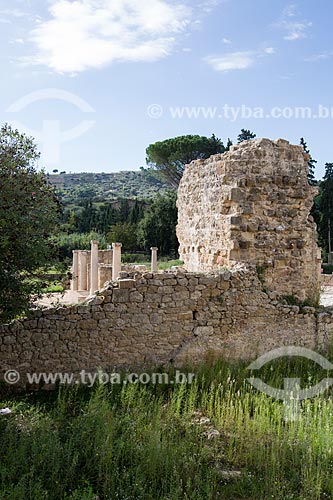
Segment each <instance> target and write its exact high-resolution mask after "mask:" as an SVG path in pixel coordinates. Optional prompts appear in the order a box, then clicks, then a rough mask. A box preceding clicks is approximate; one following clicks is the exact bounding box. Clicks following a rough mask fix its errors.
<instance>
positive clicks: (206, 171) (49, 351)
mask: <svg viewBox="0 0 333 500" xmlns="http://www.w3.org/2000/svg"><path fill="white" fill-rule="evenodd" d="M307 160H308V158H307V157H306V155H304V154H303V152H302V149H301V148H300V147H299V146H293V145H290V144H289V143H288V142H287V141H284V140H281V139H279V140H277V141H270V140H268V139H260V140H254V141H246V142H244V143H241V144H239V145H236V146H233V147H232V148H231V149H230V151H229V152H227V153H225V154H223V155H215V156H212V157H211V158H209V159H208V160H204V161H194V162H192V163H191V164H190V165H188V166H187V167H186V169H185V173H184V176H183V179H182V181H181V184H180V187H179V196H178V209H179V222H178V228H177V233H178V238H179V241H180V255H181V258H182V260H183V261H184V269H178V270H173V271H163V272H157V271H156V251H157V249H154V248H153V249H152V264H153V272H138V271H136V270H134V271H131V270H130V269H129V270H128V271H127V273H126V272H124V270H123V268H121V267H120V266H119V264H120V262H119V258H118V257H119V253H118V254H117V253H116V252H121V247H119V245H118V246H114V247H113V249H112V250H110V251H108V253H105V254H99V252H98V247H97V244H96V243H95V242H93V248H92V252H91V254H89V253H88V252H86V251H85V252H83V253H80V252H78V253H77V254H76V253H74V260H73V275H74V281H73V284H72V286H73V287H76V286H77V287H78V288H84V287H86V289H87V290H90V291H94V292H95V291H96V290H93V289H94V288H96V287H98V288H100V287H101V286H102V282H103V281H104V278H105V274H104V270H103V269H107V270H108V272H109V273H110V272H111V273H112V277H113V278H117V279H113V280H110V281H109V282H108V283H107V286H105V287H104V288H103V289H101V290H99V292H98V293H97V294H96V295H93V296H91V297H90V298H89V299H88V300H87V301H86V302H85V303H83V304H80V305H70V306H68V307H64V306H59V307H57V308H48V309H44V310H36V311H33V312H32V314H31V317H29V318H24V319H21V320H19V321H15V322H13V323H11V324H9V325H1V326H0V353H1V354H0V356H1V373H4V372H5V371H6V370H9V369H15V370H17V371H18V372H19V373H20V375H21V383H22V385H24V383H25V381H26V378H25V374H26V373H31V372H61V371H62V372H66V371H67V372H75V373H76V372H79V371H80V370H89V371H94V370H97V369H98V368H101V369H103V370H111V371H112V370H115V369H117V368H128V367H141V368H142V367H154V366H161V365H162V366H167V365H169V364H175V365H177V366H180V365H182V364H184V363H187V362H199V361H201V360H203V359H204V358H205V357H206V356H207V355H214V356H223V357H226V358H233V359H254V358H256V357H257V356H258V355H260V354H263V353H265V352H267V351H269V350H271V349H273V348H276V347H282V346H285V345H297V346H306V347H308V348H311V349H322V350H325V349H327V348H328V346H329V345H330V343H331V339H332V335H333V316H332V313H331V312H330V310H329V309H320V308H318V307H317V305H318V302H317V300H318V294H319V289H320V256H319V250H318V248H317V244H316V228H315V224H314V222H313V220H312V217H311V215H310V210H311V206H312V200H313V196H314V194H315V189H314V188H313V187H311V186H309V184H308V182H307ZM117 255H118V257H117ZM115 259H116V260H115ZM117 259H118V260H117ZM89 263H90V264H89ZM89 266H90V267H89ZM103 266H104V267H103ZM105 266H106V267H105ZM98 269H100V271H98ZM121 271H122V272H121ZM89 276H90V277H89ZM109 276H110V275H109ZM76 279H77V284H76V283H75V280H76Z"/></svg>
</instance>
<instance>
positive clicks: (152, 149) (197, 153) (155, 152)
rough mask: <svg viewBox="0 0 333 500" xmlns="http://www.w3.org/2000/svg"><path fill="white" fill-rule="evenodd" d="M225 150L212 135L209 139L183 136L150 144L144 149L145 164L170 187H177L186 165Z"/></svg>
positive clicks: (221, 143) (197, 136)
mask: <svg viewBox="0 0 333 500" xmlns="http://www.w3.org/2000/svg"><path fill="white" fill-rule="evenodd" d="M225 150H226V148H225V147H224V144H223V142H222V141H221V139H218V138H217V137H216V136H215V135H214V134H213V135H212V136H211V137H209V138H208V137H204V136H200V135H183V136H180V137H174V138H172V139H167V140H165V141H160V142H155V143H154V144H150V146H148V148H147V149H146V162H147V165H148V166H149V167H151V168H153V169H156V170H157V171H158V172H160V173H161V174H162V176H163V177H164V178H165V179H166V180H167V181H168V182H169V183H170V185H171V186H174V187H177V186H178V185H179V182H180V179H181V178H182V175H183V172H184V168H185V165H186V164H188V163H191V161H193V160H198V159H205V158H209V157H210V156H211V155H214V154H217V153H224V151H225Z"/></svg>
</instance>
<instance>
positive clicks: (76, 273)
mask: <svg viewBox="0 0 333 500" xmlns="http://www.w3.org/2000/svg"><path fill="white" fill-rule="evenodd" d="M78 280H79V250H73V265H72V281H71V290H72V292H76V291H77V290H78V286H79V283H78Z"/></svg>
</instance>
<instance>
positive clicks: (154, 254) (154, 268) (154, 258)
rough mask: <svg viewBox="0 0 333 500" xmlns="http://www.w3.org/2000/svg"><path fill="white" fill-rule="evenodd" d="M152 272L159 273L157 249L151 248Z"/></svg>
mask: <svg viewBox="0 0 333 500" xmlns="http://www.w3.org/2000/svg"><path fill="white" fill-rule="evenodd" d="M150 250H151V272H152V273H156V271H157V250H158V248H157V247H151V249H150Z"/></svg>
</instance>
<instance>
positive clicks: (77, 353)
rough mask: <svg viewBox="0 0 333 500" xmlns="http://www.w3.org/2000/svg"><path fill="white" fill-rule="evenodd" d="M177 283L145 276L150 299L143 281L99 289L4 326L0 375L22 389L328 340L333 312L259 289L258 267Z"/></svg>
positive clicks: (162, 276)
mask: <svg viewBox="0 0 333 500" xmlns="http://www.w3.org/2000/svg"><path fill="white" fill-rule="evenodd" d="M156 280H159V281H160V282H161V283H163V284H162V285H161V283H158V284H156ZM180 280H181V283H182V284H181V285H179V284H178V283H179V279H178V276H177V275H176V276H173V278H171V279H169V278H168V276H167V273H162V274H160V273H159V274H158V275H157V274H155V275H153V274H148V275H146V277H145V287H146V291H145V292H144V293H140V292H139V291H138V289H140V287H141V286H142V283H141V281H142V280H141V277H138V279H134V280H133V283H132V284H131V291H130V290H129V289H127V288H125V289H116V288H115V289H114V293H113V294H112V296H110V295H109V293H107V290H105V291H103V290H102V291H101V293H100V295H99V296H98V300H97V301H94V300H92V301H89V302H88V303H86V304H82V305H80V306H79V307H77V306H74V307H70V308H62V309H55V310H45V311H40V314H39V318H38V320H37V319H34V320H31V319H26V320H24V319H23V320H20V321H19V322H14V323H12V324H11V325H1V326H0V369H1V372H0V378H1V376H2V374H3V373H4V372H5V371H6V370H8V369H16V370H18V371H19V372H20V374H21V377H22V383H23V384H24V381H25V374H26V373H27V372H29V373H32V372H61V371H63V372H70V373H72V372H80V371H81V370H83V369H85V370H89V371H94V370H96V369H98V368H102V369H105V370H108V369H109V368H110V367H128V366H134V367H138V366H139V365H140V366H142V367H145V366H150V365H151V364H152V363H153V364H167V363H168V362H169V361H170V360H171V359H173V360H174V362H175V363H176V364H177V365H181V364H183V363H186V362H187V361H192V362H197V361H201V360H202V359H203V357H204V356H206V355H207V354H209V353H214V354H215V355H221V356H224V357H228V358H243V359H253V358H256V357H257V356H258V355H260V354H263V353H264V352H267V351H269V350H270V349H273V348H276V347H281V346H283V345H300V346H306V347H308V348H311V349H314V348H317V347H320V348H325V347H327V348H328V346H329V345H330V343H331V339H332V337H333V313H330V312H329V310H327V311H326V312H325V313H321V314H319V315H317V313H316V311H315V309H314V308H311V307H298V306H287V305H284V304H281V302H279V300H276V294H274V293H270V294H268V293H266V292H264V291H263V288H262V283H261V282H260V280H259V277H258V273H257V270H256V268H255V266H252V267H249V268H245V266H244V265H238V266H236V267H235V268H233V269H232V270H228V271H225V272H223V273H215V274H214V273H210V274H202V273H197V274H196V275H195V276H194V275H193V274H192V273H188V274H184V273H181V278H180ZM193 280H194V281H193ZM170 282H171V283H173V285H171V284H170ZM186 283H188V284H186ZM197 283H200V284H197ZM164 287H165V289H166V291H167V292H168V293H165V294H163V288H164ZM179 287H182V289H181V290H182V291H177V290H179ZM221 287H222V288H221ZM156 288H158V290H159V293H155V291H156ZM193 288H199V290H195V291H191V290H193ZM160 289H161V290H160ZM104 293H105V296H104ZM110 300H111V301H112V302H110ZM316 316H317V317H316ZM52 318H54V319H52Z"/></svg>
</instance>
